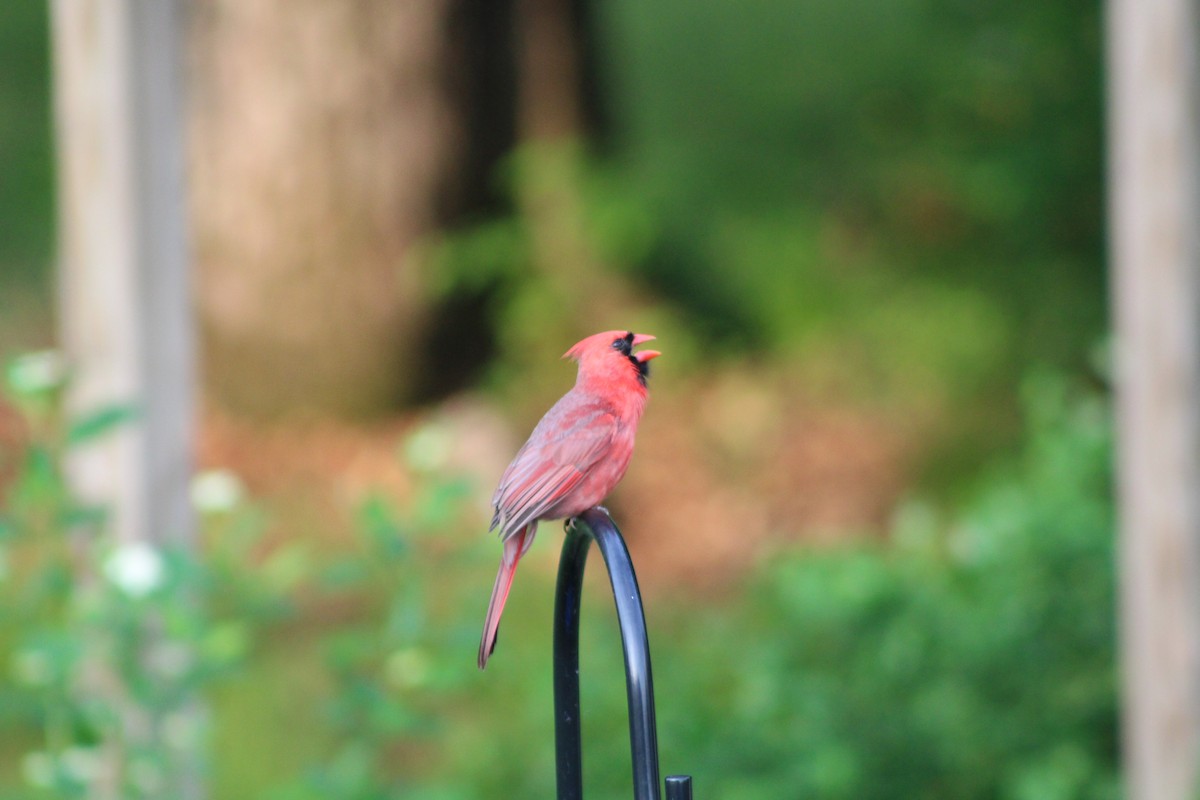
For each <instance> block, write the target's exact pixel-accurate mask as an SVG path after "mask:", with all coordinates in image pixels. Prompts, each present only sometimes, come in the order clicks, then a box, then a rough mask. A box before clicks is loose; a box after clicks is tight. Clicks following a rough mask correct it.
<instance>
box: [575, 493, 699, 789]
mask: <svg viewBox="0 0 1200 800" xmlns="http://www.w3.org/2000/svg"><path fill="white" fill-rule="evenodd" d="M592 540H594V541H595V542H596V544H597V546H598V547H599V548H600V554H601V555H602V556H603V557H604V564H605V567H606V568H607V570H608V577H609V581H610V582H611V584H612V589H613V597H614V599H615V600H616V605H617V621H618V623H619V625H620V628H621V644H622V647H623V649H624V653H625V688H626V693H627V696H628V701H629V743H630V750H631V753H632V756H633V796H634V798H635V800H659V798H661V797H662V791H661V788H660V784H659V771H658V731H657V726H656V722H655V715H654V678H653V676H652V674H651V670H650V640H649V637H648V636H647V634H646V617H645V614H644V612H643V609H642V596H641V592H640V591H639V590H638V585H637V575H636V574H635V573H634V571H633V562H632V561H631V560H630V558H629V551H628V550H627V549H626V547H625V541H624V540H623V539H622V538H621V532H620V531H619V530H618V529H617V526H616V524H615V523H614V522H613V521H612V518H611V517H609V516H608V513H607V512H605V511H603V510H601V509H599V508H593V509H590V510H588V511H585V512H584V513H583V514H581V515H580V516H579V517H576V518H575V519H574V520H572V521H571V522H570V523H569V524H568V525H567V538H566V541H565V542H564V543H563V553H562V560H561V562H560V563H559V572H558V595H557V599H556V601H555V606H554V700H555V734H556V740H557V757H558V797H559V800H581V798H582V797H583V767H582V763H583V761H582V749H583V748H582V739H583V737H582V732H581V730H582V729H581V720H580V714H579V601H580V596H581V593H582V586H583V571H584V567H585V565H586V563H587V551H588V545H589V543H590V541H592ZM672 780H673V781H674V782H675V784H676V786H675V788H673V789H672V788H668V791H672V792H675V794H671V795H670V797H671V798H672V800H679V799H680V798H688V797H690V796H691V794H690V793H691V779H690V778H687V777H686V776H672ZM685 788H686V791H687V794H679V792H681V791H684V789H685Z"/></svg>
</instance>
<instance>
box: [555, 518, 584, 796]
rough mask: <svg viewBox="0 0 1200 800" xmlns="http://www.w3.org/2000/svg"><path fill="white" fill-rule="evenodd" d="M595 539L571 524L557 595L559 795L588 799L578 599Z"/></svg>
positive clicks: (560, 568) (581, 592)
mask: <svg viewBox="0 0 1200 800" xmlns="http://www.w3.org/2000/svg"><path fill="white" fill-rule="evenodd" d="M591 543H592V540H591V539H590V538H589V537H588V536H586V535H584V533H583V532H582V528H581V527H580V526H576V525H568V526H567V538H566V541H564V542H563V550H562V558H561V560H560V561H559V565H558V591H557V593H556V595H555V599H554V737H555V752H556V756H557V762H558V764H557V781H558V800H583V720H582V719H580V716H579V600H580V598H581V597H582V595H583V570H584V567H585V566H587V554H588V547H589V545H591Z"/></svg>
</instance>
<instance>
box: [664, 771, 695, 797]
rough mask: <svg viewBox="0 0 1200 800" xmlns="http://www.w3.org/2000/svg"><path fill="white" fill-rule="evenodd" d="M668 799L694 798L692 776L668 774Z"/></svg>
mask: <svg viewBox="0 0 1200 800" xmlns="http://www.w3.org/2000/svg"><path fill="white" fill-rule="evenodd" d="M667 800H692V778H691V776H689V775H668V776H667Z"/></svg>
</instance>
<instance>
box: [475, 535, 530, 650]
mask: <svg viewBox="0 0 1200 800" xmlns="http://www.w3.org/2000/svg"><path fill="white" fill-rule="evenodd" d="M536 532H537V522H536V521H534V522H531V523H529V524H528V525H526V526H525V527H524V528H522V529H521V530H520V531H519V532H518V533H517V534H516V535H514V536H513V537H511V538H509V539H507V540H505V542H504V554H503V555H502V556H500V569H499V571H497V572H496V583H495V585H494V586H492V599H491V601H490V602H489V603H488V610H487V617H485V618H484V621H483V638H482V639H481V640H480V641H479V662H478V663H479V668H480V669H483V668H484V667H486V666H487V662H488V656H490V655H491V654H492V651H493V650H495V649H496V633H497V631H499V629H500V615H501V614H502V613H504V603H505V601H506V600H508V592H509V590H510V589H512V582H513V577H514V576H515V575H516V574H517V562H518V561H520V560H521V556H523V555H525V551H527V550H528V549H529V546H530V545H531V544H533V535H534V534H535V533H536Z"/></svg>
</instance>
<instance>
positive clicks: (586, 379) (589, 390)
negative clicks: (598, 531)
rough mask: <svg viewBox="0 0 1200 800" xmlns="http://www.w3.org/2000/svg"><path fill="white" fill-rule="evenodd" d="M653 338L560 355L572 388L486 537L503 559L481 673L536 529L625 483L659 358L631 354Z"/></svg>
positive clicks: (518, 465) (508, 482) (515, 470)
mask: <svg viewBox="0 0 1200 800" xmlns="http://www.w3.org/2000/svg"><path fill="white" fill-rule="evenodd" d="M653 338H654V337H653V336H647V335H645V334H640V333H633V332H632V331H605V332H604V333H597V334H595V335H594V336H589V337H588V338H586V339H584V340H583V341H581V342H579V343H578V344H577V345H575V346H574V347H572V348H571V349H570V350H568V351H567V352H566V353H565V354H564V355H563V358H573V359H575V360H576V361H578V362H579V374H578V376H577V377H576V379H575V386H574V387H573V388H572V389H571V391H569V392H567V393H566V394H565V395H563V396H562V398H561V399H560V400H559V401H558V402H557V403H555V404H554V407H553V408H551V409H550V410H549V411H547V412H546V416H544V417H542V421H541V422H539V423H538V424H537V427H536V428H534V429H533V433H531V434H530V435H529V441H527V442H525V444H524V446H522V447H521V449H520V450H519V451H517V455H516V458H514V459H513V461H512V463H511V464H509V465H508V469H506V470H504V475H502V476H501V478H500V485H499V486H497V487H496V493H495V494H494V495H492V507H493V508H494V509H495V513H494V514H493V516H492V525H491V528H490V529H489V530H495V529H496V528H499V529H500V539H501V541H503V542H504V554H503V555H502V556H501V558H500V570H499V572H497V573H496V585H495V586H493V587H492V599H491V602H490V603H489V604H488V610H487V618H486V619H485V620H484V623H483V639H482V640H481V641H480V642H479V668H480V669H483V668H484V667H485V666H487V661H488V656H490V655H491V654H492V650H494V649H495V647H496V630H497V629H498V628H499V626H500V614H501V613H502V612H503V611H504V602H505V601H506V600H507V599H508V592H509V590H510V589H511V588H512V582H513V576H514V575H515V574H516V571H517V562H518V561H520V560H521V556H523V555H525V552H526V551H527V550H529V546H530V545H531V544H533V536H534V534H535V533H536V532H537V524H538V521H539V520H543V519H565V518H569V517H574V516H577V515H578V514H582V513H583V512H584V511H586V510H588V509H589V508H592V507H593V506H596V505H599V503H600V502H601V501H602V500H604V498H605V497H606V496H608V493H609V492H611V491H612V490H613V487H615V486H616V485H617V483H619V482H620V480H621V478H622V477H624V475H625V469H626V468H627V467H628V466H629V460H630V458H632V457H633V439H634V435H635V434H636V433H637V425H638V420H639V419H641V417H642V410H643V409H644V408H645V407H646V376H647V375H648V374H649V372H650V364H649V361H650V359H652V358H656V357H657V356H659V355H660V353H659V352H658V351H656V350H643V351H641V352H639V353H635V352H633V348H634V347H637V346H638V345H640V344H642V343H643V342H648V341H650V340H651V339H653Z"/></svg>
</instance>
